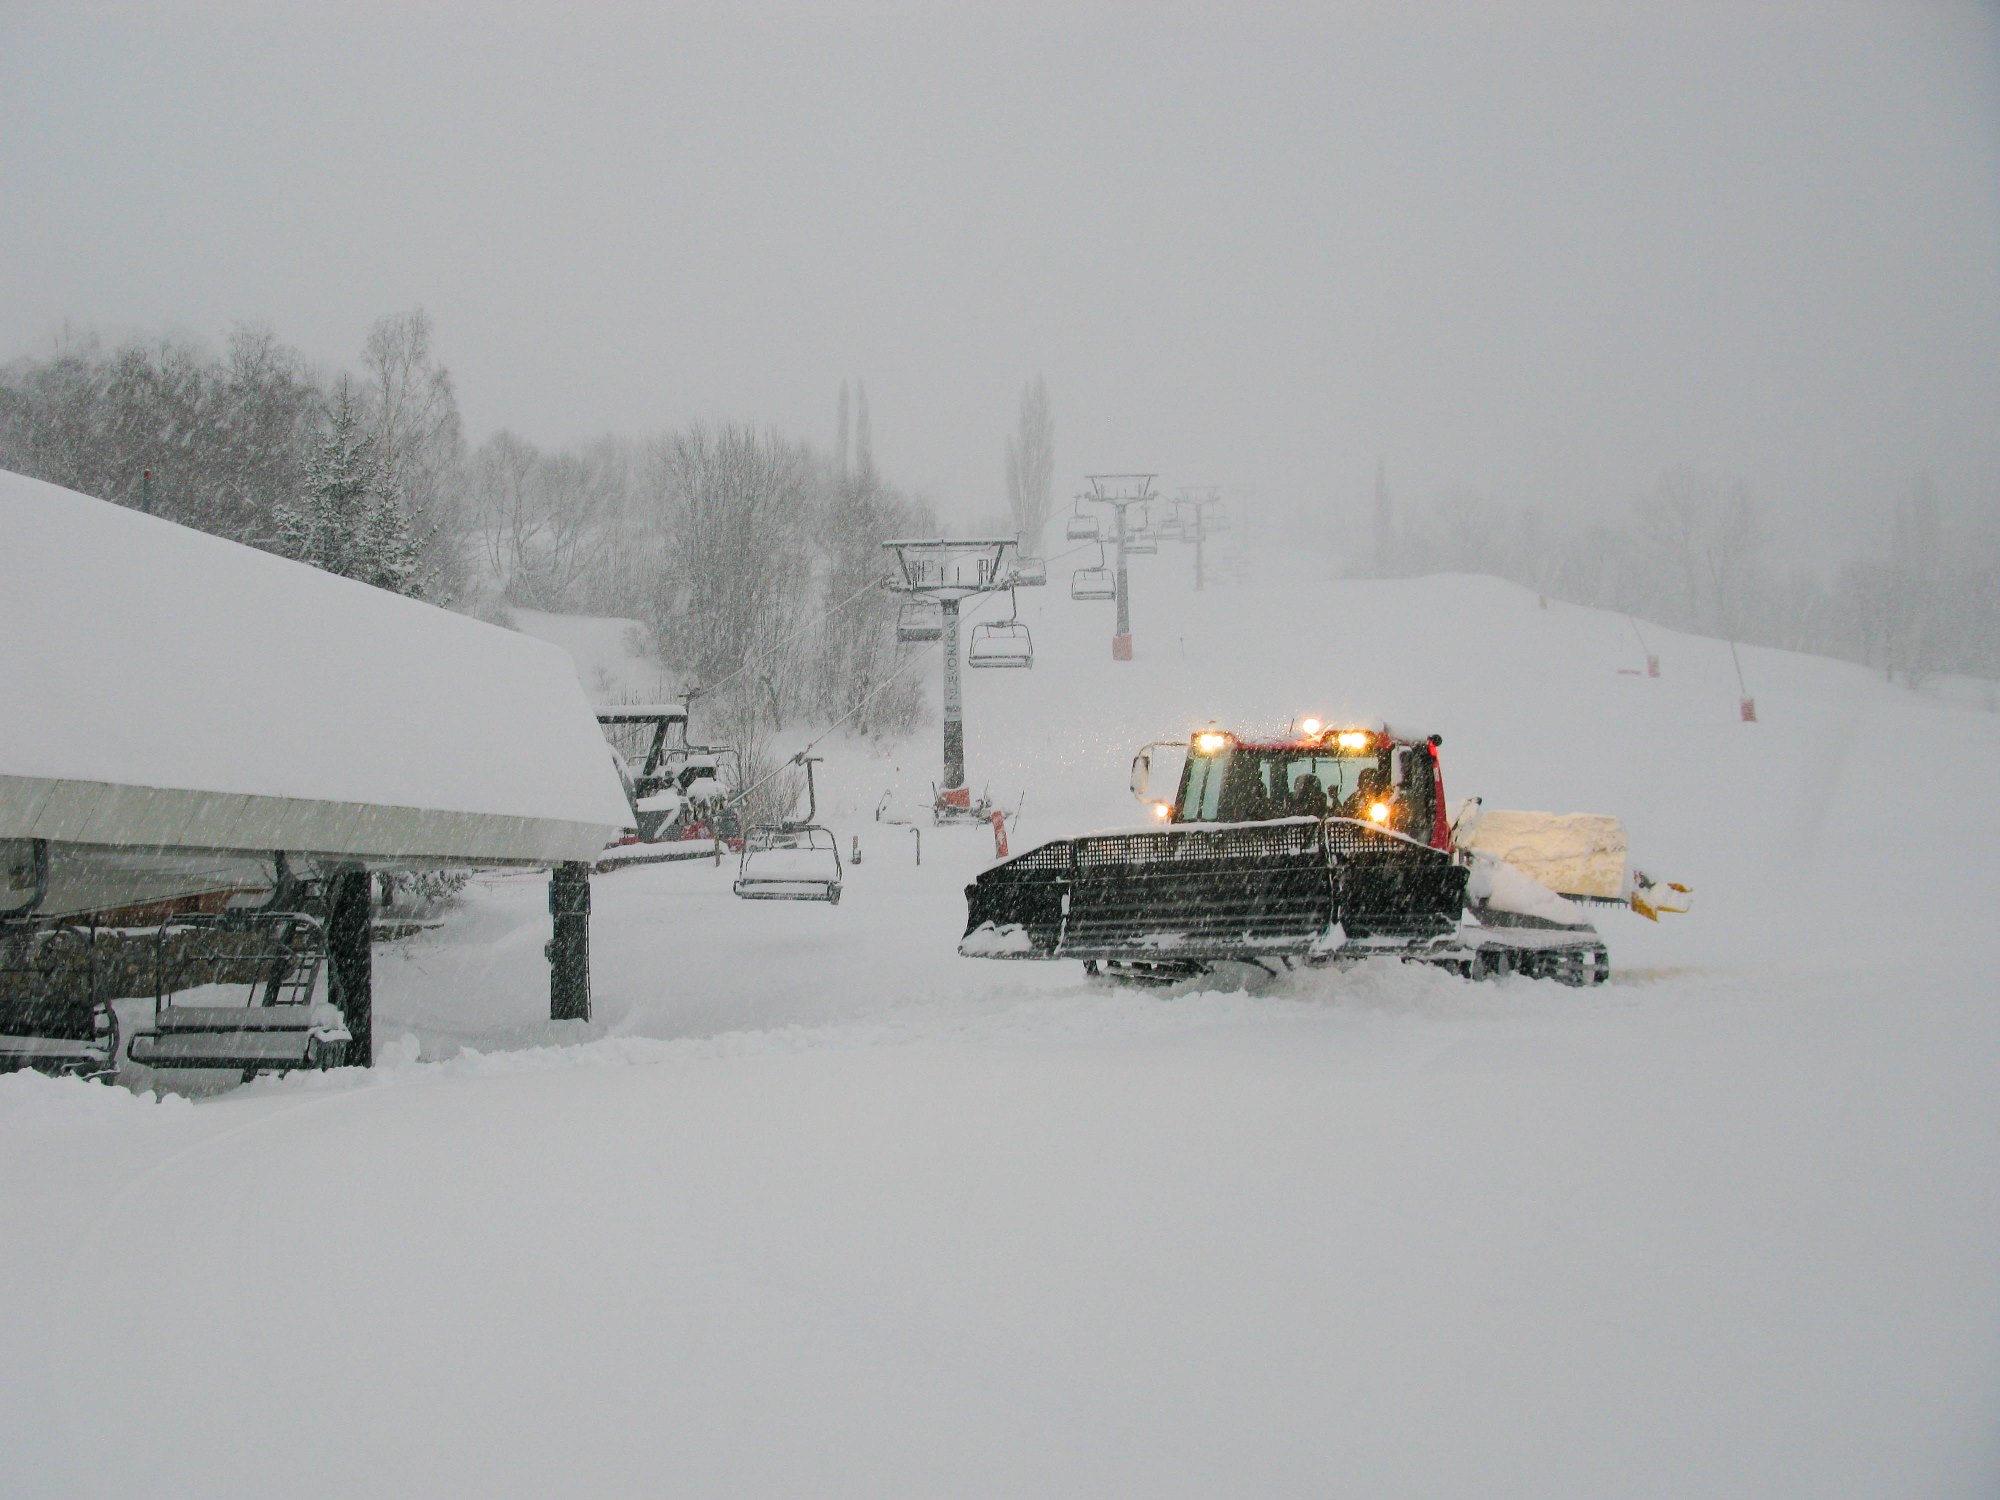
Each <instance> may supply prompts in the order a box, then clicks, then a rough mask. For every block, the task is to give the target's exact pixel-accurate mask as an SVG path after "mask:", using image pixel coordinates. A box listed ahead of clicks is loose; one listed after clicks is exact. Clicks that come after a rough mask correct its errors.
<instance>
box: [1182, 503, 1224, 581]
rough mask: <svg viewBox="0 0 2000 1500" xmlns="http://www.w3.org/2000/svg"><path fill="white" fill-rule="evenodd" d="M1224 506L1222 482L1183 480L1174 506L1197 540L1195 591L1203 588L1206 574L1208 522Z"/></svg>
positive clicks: (1188, 536) (1190, 537)
mask: <svg viewBox="0 0 2000 1500" xmlns="http://www.w3.org/2000/svg"><path fill="white" fill-rule="evenodd" d="M1221 508H1222V486H1220V485H1216V484H1184V485H1182V486H1181V487H1180V492H1179V494H1177V495H1176V496H1175V497H1174V509H1175V510H1176V511H1177V512H1179V514H1180V517H1181V524H1182V528H1183V530H1184V532H1185V533H1186V539H1187V540H1188V541H1191V542H1193V543H1194V591H1195V592H1196V593H1197V594H1198V593H1200V592H1201V591H1202V587H1203V583H1204V581H1205V578H1204V569H1203V548H1204V545H1205V544H1206V542H1207V540H1208V529H1209V524H1210V522H1211V521H1212V520H1213V518H1214V516H1215V514H1216V512H1217V511H1218V510H1220V509H1221Z"/></svg>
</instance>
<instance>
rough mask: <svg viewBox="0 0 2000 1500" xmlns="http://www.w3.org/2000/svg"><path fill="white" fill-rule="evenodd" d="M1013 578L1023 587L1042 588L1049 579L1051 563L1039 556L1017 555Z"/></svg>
mask: <svg viewBox="0 0 2000 1500" xmlns="http://www.w3.org/2000/svg"><path fill="white" fill-rule="evenodd" d="M1013 578H1014V582H1015V584H1017V585H1018V586H1019V587H1021V588H1024V589H1031V588H1040V587H1041V586H1042V585H1043V584H1045V583H1047V582H1048V581H1049V565H1048V564H1047V563H1046V562H1044V561H1043V560H1042V559H1041V558H1039V557H1017V558H1015V559H1014V573H1013Z"/></svg>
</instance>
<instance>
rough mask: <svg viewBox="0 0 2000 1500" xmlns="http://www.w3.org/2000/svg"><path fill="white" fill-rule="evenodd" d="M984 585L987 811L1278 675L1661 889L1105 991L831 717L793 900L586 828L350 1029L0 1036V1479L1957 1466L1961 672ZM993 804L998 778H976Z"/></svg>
mask: <svg viewBox="0 0 2000 1500" xmlns="http://www.w3.org/2000/svg"><path fill="white" fill-rule="evenodd" d="M1187 571H1188V560H1187V555H1186V553H1185V551H1184V550H1183V549H1179V548H1174V547H1169V548H1167V549H1166V550H1165V551H1164V552H1163V554H1162V555H1161V556H1159V557H1157V558H1151V559H1141V560H1139V561H1137V562H1135V564H1134V574H1135V593H1136V600H1137V603H1136V606H1135V611H1134V614H1135V632H1136V634H1137V637H1138V643H1139V653H1140V659H1139V660H1138V661H1137V662H1135V663H1133V664H1131V665H1130V666H1114V665H1113V664H1112V663H1111V662H1110V660H1109V644H1108V637H1109V634H1110V618H1109V615H1110V610H1109V606H1106V605H1086V604H1079V603H1073V602H1071V601H1070V600H1069V599H1068V598H1067V597H1066V594H1065V591H1064V590H1063V589H1062V588H1061V587H1060V586H1059V585H1060V583H1061V582H1062V581H1063V578H1064V574H1063V571H1062V569H1061V568H1060V567H1059V568H1058V569H1057V570H1055V580H1056V584H1057V585H1058V586H1053V587H1051V588H1049V589H1047V590H1045V591H1042V592H1040V593H1038V594H1024V595H1023V596H1022V610H1023V617H1024V618H1026V619H1028V620H1029V621H1030V623H1031V624H1032V626H1033V627H1034V630H1035V633H1036V641H1037V644H1038V646H1039V647H1040V648H1041V653H1042V655H1041V660H1040V661H1039V662H1038V664H1037V666H1036V668H1035V670H1034V671H1032V672H1025V673H1024V672H996V673H985V674H970V675H969V678H968V718H969V728H968V741H969V746H970V757H971V760H972V762H973V771H974V780H975V783H979V782H986V783H988V784H990V786H991V789H992V791H993V793H994V794H995V796H996V797H997V798H998V799H999V800H1001V801H1003V802H1005V803H1007V804H1008V805H1010V806H1011V805H1014V804H1016V803H1017V802H1021V803H1023V806H1024V812H1023V815H1022V818H1021V821H1020V824H1019V826H1018V828H1017V829H1016V831H1015V841H1016V846H1017V847H1020V846H1021V845H1023V844H1026V843H1032V842H1034V841H1036V840H1038V839H1040V838H1043V837H1048V836H1053V835H1055V834H1058V833H1064V832H1073V831H1077V830H1080V829H1083V828H1087V827H1102V826H1111V825H1116V824H1122V823H1129V822H1132V821H1134V812H1135V808H1134V804H1133V803H1132V802H1131V800H1130V798H1129V797H1128V796H1127V794H1126V792H1125V789H1124V787H1125V771H1126V761H1127V759H1128V758H1129V755H1130V753H1131V750H1132V749H1133V748H1134V747H1136V745H1137V744H1139V743H1141V742H1143V741H1144V740H1147V739H1150V738H1154V737H1156V736H1158V737H1164V736H1170V735H1172V736H1178V735H1180V734H1184V733H1185V732H1186V730H1187V729H1188V728H1189V727H1190V725H1191V723H1194V722H1199V721H1204V720H1206V719H1208V718H1210V717H1215V718H1218V719H1221V720H1223V721H1224V722H1235V721H1239V720H1263V721H1270V720H1272V719H1276V720H1278V721H1280V722H1282V721H1283V720H1285V719H1288V718H1290V717H1291V716H1292V715H1294V714H1304V713H1312V714H1315V715H1317V716H1318V717H1321V718H1325V719H1338V718H1341V717H1344V716H1349V715H1352V716H1357V717H1359V716H1368V717H1380V718H1387V719H1388V720H1389V721H1390V722H1392V723H1395V724H1397V725H1398V726H1399V727H1401V726H1408V727H1410V728H1416V729H1424V730H1436V731H1438V732H1440V733H1442V734H1443V736H1444V752H1443V753H1444V764H1445V772H1446V783H1447V788H1448V790H1449V791H1450V793H1451V794H1452V796H1453V797H1454V799H1455V798H1458V797H1461V796H1466V795H1471V794H1475V793H1477V794H1483V795H1485V796H1486V797H1487V799H1488V801H1489V802H1490V803H1492V804H1493V805H1495V806H1503V807H1522V808H1540V809H1546V810H1552V811H1607V812H1616V813H1618V814H1620V815H1621V816H1623V817H1624V818H1625V820H1626V822H1627V824H1628V825H1629V827H1630V828H1631V830H1632V837H1633V845H1634V849H1635V854H1636V856H1637V858H1638V859H1639V862H1640V863H1642V864H1644V865H1646V866H1647V867H1648V868H1649V869H1652V870H1654V872H1655V873H1658V874H1664V875H1669V876H1674V877H1678V878H1683V879H1686V880H1688V881H1690V883H1692V884H1694V885H1695V886H1696V888H1697V893H1698V894H1697V905H1696V911H1695V913H1694V914H1693V915H1691V916H1689V917H1687V918H1684V919H1681V920H1680V921H1679V922H1677V923H1674V924H1671V925H1662V926H1660V927H1658V928H1655V927H1651V926H1649V925H1647V924H1645V923H1643V922H1641V921H1639V920H1638V919H1637V918H1631V917H1623V916H1620V915H1618V914H1613V915H1612V916H1610V917H1609V918H1607V920H1606V924H1605V925H1606V929H1607V936H1608V939H1609V942H1610V945H1611V949H1612V958H1613V962H1614V965H1615V966H1616V969H1617V975H1618V977H1617V979H1616V981H1615V982H1614V983H1613V984H1612V985H1611V986H1609V987H1607V988H1606V989H1604V990H1601V991H1593V992H1577V991H1571V990H1566V989H1562V988H1559V987H1556V986H1553V985H1547V984H1533V983H1527V982H1521V981H1509V982H1504V983H1499V984H1489V985H1472V984H1466V983H1462V982H1460V981H1457V980H1454V979H1451V978H1448V977H1446V976H1443V975H1441V974H1436V973H1431V972H1423V971H1416V970H1405V969H1402V968H1399V967H1396V966H1391V965H1385V966H1381V967H1379V968H1370V969H1365V970H1360V971H1356V972H1353V973H1349V974H1345V975H1330V974H1322V975H1314V976H1310V977H1306V978H1300V979H1296V980H1293V981H1289V982H1287V983H1284V984H1280V985H1276V986H1273V987H1270V988H1268V989H1266V990H1264V991H1262V992H1260V993H1256V994H1244V993H1234V994H1222V993H1206V994H1192V995H1183V996H1179V997H1175V998H1161V997H1158V996H1150V995H1132V994H1126V993H1122V992H1116V991H1109V990H1104V989H1098V988H1094V987H1092V986H1090V985H1088V984H1086V982H1085V981H1084V980H1083V978H1082V976H1081V975H1080V974H1079V973H1077V972H1076V971H1074V970H1073V969H1072V968H1070V967H1069V966H1056V965H1024V964H999V963H978V962H974V961H970V960H964V959H960V958H958V957H957V956H956V954H955V953H954V951H953V945H954V942H955V940H956V937H957V935H958V931H959V927H960V925H961V923H962V915H963V903H962V899H961V897H960V888H961V887H962V885H963V884H964V882H965V880H966V879H968V878H969V877H970V875H971V874H972V873H973V872H974V871H976V870H977V869H978V868H979V867H980V865H981V864H982V863H983V861H984V860H985V859H987V858H990V856H991V852H992V851H991V841H990V837H988V836H987V835H985V834H982V833H979V832H977V831H965V830H959V831H939V830H932V829H928V828H926V829H924V830H923V831H922V835H921V837H922V859H923V863H922V864H921V866H919V865H918V864H917V863H916V862H915V855H916V836H915V835H913V834H912V832H911V831H910V830H909V829H908V828H903V827H892V826H888V825H884V824H879V823H877V822H875V821H874V819H873V816H872V814H873V810H874V808H875V806H876V803H877V801H878V800H879V798H880V797H881V795H882V792H883V791H884V790H885V789H887V788H890V787H892V786H895V787H900V789H901V791H902V793H903V795H904V797H905V798H906V800H918V799H921V798H922V797H923V796H924V795H925V793H926V791H927V783H928V781H929V779H930V776H931V775H932V772H933V760H934V756H935V750H934V747H933V745H932V738H933V736H934V733H935V731H934V730H932V731H929V732H927V733H926V734H925V735H924V736H923V737H922V739H921V740H920V741H919V742H918V743H917V744H914V745H909V746H901V747H894V748H891V749H886V750H885V749H878V748H875V747H868V746H865V745H839V744H838V743H837V742H836V743H835V745H834V747H833V755H832V759H831V760H830V762H829V765H828V766H827V768H826V772H827V774H826V778H825V781H824V783H823V786H824V788H825V790H826V793H827V795H826V796H825V797H824V798H823V803H824V804H825V805H826V806H827V808H828V809H829V813H830V816H829V821H830V822H831V823H832V824H833V826H834V827H835V828H836V830H837V831H838V833H839V835H840V839H841V846H842V849H843V851H847V850H849V849H850V848H851V843H852V840H853V839H854V838H855V837H857V836H858V837H859V839H860V842H861V847H862V853H863V856H864V857H863V860H862V863H861V864H860V866H859V867H857V868H854V869H851V870H850V872H849V880H848V885H847V890H846V894H845V897H844V899H843V901H842V903H841V905H840V906H839V907H837V908H828V907H825V906H820V905H804V904H801V905H792V904H787V903H756V904H753V903H748V902H741V901H738V900H736V899H735V898H734V897H733V896H731V895H730V894H729V890H728V883H729V876H730V873H731V872H730V871H729V870H728V869H727V868H726V867H725V868H724V869H721V870H717V869H715V868H713V867H711V866H708V865H683V866H655V867H649V868H643V869H636V870H628V871H622V872H619V873H617V874H615V875H609V876H605V877H602V878H600V879H599V880H598V881H597V882H596V886H595V899H596V914H595V922H594V928H593V945H594V946H593V962H594V971H595V978H596V996H597V1010H598V1013H597V1019H596V1020H595V1021H594V1022H593V1023H591V1024H590V1025H589V1026H578V1025H566V1026H552V1025H551V1024H550V1023H548V1022H547V1021H546V1020H545V1019H543V1018H544V1017H545V1016H546V1005H547V992H546V984H547V979H546V969H545V967H544V966H543V964H542V962H541V951H540V950H541V944H542V942H543V941H544V939H545V938H546V935H547V918H546V913H545V907H544V887H543V885H542V884H541V883H540V882H538V881H535V880H532V879H526V878H521V877H498V878H494V879H492V880H489V881H485V882H482V883H481V884H480V885H478V886H477V887H476V888H475V890H474V891H473V892H472V894H471V897H470V899H469V900H468V902H467V903H466V906H465V908H464V910H463V912H462V913H461V914H459V915H458V916H457V917H455V918H454V920H453V921H452V922H451V923H450V924H449V925H447V926H446V927H445V928H444V929H442V930H441V931H438V932H436V933H432V934H427V935H425V936H423V937H420V938H417V939H414V940H412V941H410V942H408V943H403V944H398V945H395V946H394V947H392V948H387V949H384V950H380V951H379V952H378V959H377V964H378V969H377V973H378V994H379V1001H378V1003H379V1005H380V1009H381V1012H382V1020H381V1028H382V1031H381V1035H382V1040H381V1043H380V1050H381V1053H382V1054H383V1066H381V1067H380V1068H378V1069H377V1070H376V1071H375V1072H374V1073H373V1074H372V1075H365V1074H360V1073H348V1074H338V1075H331V1076H329V1077H326V1078H314V1079H295V1080H289V1081H285V1082H266V1083H261V1084H259V1085H256V1086H254V1087H252V1088H248V1089H243V1090H239V1091H236V1092H234V1093H232V1094H228V1095H226V1096H222V1097H217V1098H213V1099H207V1100H204V1101H202V1102H200V1103H195V1104H191V1103H189V1102H187V1101H185V1100H179V1099H172V1100H168V1101H166V1102H163V1103H154V1102H152V1101H151V1100H150V1099H141V1098H135V1097H133V1096H132V1095H129V1094H126V1093H123V1092H119V1091H113V1090H107V1089H101V1088H91V1087H88V1086H84V1085H76V1084H59V1083H53V1082H49V1081H46V1080H41V1079H36V1078H16V1079H0V1139H4V1140H5V1141H6V1143H7V1149H6V1151H5V1153H4V1157H0V1267H4V1272H5V1276H6V1282H5V1285H6V1286H7V1287H8V1288H9V1289H10V1292H11V1302H12V1306H11V1309H10V1316H9V1320H8V1323H7V1329H8V1339H7V1351H8V1352H7V1356H6V1358H5V1359H4V1360H3V1361H0V1443H4V1445H5V1451H6V1453H7V1454H8V1458H7V1461H6V1468H5V1472H6V1475H7V1478H6V1479H5V1480H4V1481H0V1492H4V1493H20V1494H24V1495H27V1494H34V1495H64V1494H78V1495H100V1494H117V1493H147V1494H160V1493H171V1494H182V1493H185V1494H197V1493H198V1494H202V1495H238V1494H241V1495H264V1494H270V1493H274V1492H276V1493H298V1494H315V1495H317V1494H325V1495H352V1494H411V1495H434V1494H480V1495H494V1494H523V1495H527V1494H535V1495H543V1494H549V1493H554V1492H562V1493H576V1494H648V1495H650V1494H661V1493H686V1494H745V1495H829V1494H843V1495H877V1494H891V1493H901V1494H979V1495H1020V1494H1050V1495H1057V1494H1061V1495H1069V1494H1076V1495H1114V1494H1115V1495H1146V1496H1153V1495H1183V1494H1184V1495H1216V1494H1229V1495H1279V1494H1283V1495H1307V1494H1310V1495H1326V1494H1341V1495H1472V1494H1477V1495H1534V1496H1550V1495H1576V1496H1604V1495H1640V1494H1644V1495H1732V1496H1765V1495H1772V1496H1776V1495H1797V1496H1824V1495H1856V1496H1877V1495H1884V1494H1897V1495H1932V1494H1936V1495H1975V1494H1992V1493H1994V1492H1995V1490H1996V1488H2000V1089H1996V1083H2000V1009H1996V1006H1995V1005H1994V1002H1993V994H1992V991H1993V988H1994V985H1993V979H1992V976H1993V975H1994V974H1995V973H1996V972H1997V971H2000V964H1996V957H2000V954H1996V947H2000V945H1996V941H1995V937H1994V931H1993V921H1992V917H1991V905H1992V896H1991V889H1992V883H1993V882H1992V875H1993V856H1992V854H1991V852H1990V851H1991V850H1992V849H1993V847H1994V845H1995V836H1996V834H2000V785H1996V782H2000V720H1996V718H1995V717H1994V716H1993V715H1991V714H1987V713H1984V712H1982V711H1980V710H1978V709H1977V708H1972V707H1961V706H1954V705H1952V704H1948V703H1941V702H1939V701H1937V700H1935V699H1933V698H1929V697H1924V696H1919V695H1913V694H1908V693H1904V692H1900V691H1897V690H1894V689H1890V688H1887V687H1885V686H1883V685H1882V684H1880V683H1879V682H1877V681H1875V680H1874V679H1873V678H1871V677H1870V676H1869V675H1868V674H1866V673H1864V672H1861V671H1859V670H1858V669H1854V668H1850V667H1846V666H1843V665H1839V664H1835V663H1829V662H1822V661H1816V660H1812V659H1808V658H1801V657H1791V656H1786V655H1784V654H1782V653H1775V652H1761V651H1746V652H1745V653H1744V654H1743V656H1744V669H1745V671H1746V673H1747V674H1748V675H1749V678H1750V687H1751V691H1752V692H1753V693H1754V694H1755V695H1756V697H1757V704H1758V709H1759V713H1760V718H1761V722H1759V723H1757V724H1754V725H1745V724H1743V723H1741V722H1740V721H1739V720H1738V719H1737V717H1736V699H1737V692H1736V687H1735V679H1734V672H1733V668H1732V667H1731V666H1730V662H1729V654H1728V651H1727V649H1726V647H1725V646H1723V645H1722V644H1721V643H1718V642H1710V641H1699V640H1691V639H1686V638H1680V637H1674V636H1671V635H1668V634H1666V633H1665V632H1649V640H1650V641H1651V643H1652V645H1653V648H1654V649H1655V650H1656V651H1657V652H1658V653H1659V654H1660V655H1661V657H1662V663H1663V669H1664V675H1663V676H1662V677H1661V678H1660V679H1659V680H1651V679H1647V678H1644V677H1638V676H1630V675H1621V672H1620V669H1621V668H1629V667H1632V666H1636V665H1639V664H1640V661H1639V658H1638V656H1637V647H1636V645H1635V644H1634V643H1633V641H1632V637H1631V634H1630V631H1629V628H1628V627H1627V626H1626V624H1625V622H1624V621H1622V620H1620V619H1617V618H1615V617H1607V616H1602V615H1597V614H1593V613H1591V612H1588V611H1583V610H1576V609H1570V608H1566V607H1564V606H1562V605H1551V606H1550V607H1549V608H1548V609H1547V610H1543V609H1541V608H1539V607H1538V605H1537V601H1536V599H1535V597H1534V596H1533V595H1532V594H1524V593H1523V592H1521V591H1520V590H1518V589H1514V588H1511V587H1509V586H1507V585H1504V584H1500V583H1496V582H1493V581H1492V580H1485V579H1475V578H1454V579H1429V580H1419V581H1413V582H1407V583H1374V584H1362V583H1334V582H1331V581H1329V580H1328V579H1327V578H1326V577H1324V576H1323V570H1322V569H1321V568H1319V567H1318V566H1317V565H1316V564H1315V563H1314V562H1313V560H1312V559H1310V558H1305V559H1299V558H1294V559H1291V560H1289V561H1284V562H1280V561H1278V560H1275V559H1267V560H1264V561H1263V563H1262V565H1261V567H1260V569H1259V571H1257V572H1256V573H1255V574H1254V575H1253V576H1252V577H1251V578H1250V579H1248V580H1246V581H1245V582H1243V583H1240V584H1237V585H1235V586H1232V587H1229V588H1225V589H1217V590H1213V591H1211V592H1209V593H1206V594H1203V595H1200V596H1197V595H1194V594H1193V593H1192V592H1191V591H1190V590H1188V588H1187V587H1186V582H1185V580H1186V574H1187ZM1023 799H1025V800H1024V801H1023Z"/></svg>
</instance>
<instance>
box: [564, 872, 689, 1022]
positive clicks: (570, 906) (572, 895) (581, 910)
mask: <svg viewBox="0 0 2000 1500" xmlns="http://www.w3.org/2000/svg"><path fill="white" fill-rule="evenodd" d="M717 847H718V848H719V847H720V845H718V846H717ZM549 916H550V918H551V919H552V922H551V925H552V926H553V928H554V932H553V934H552V935H551V936H550V938H549V946H548V955H549V1019H550V1020H551V1021H588V1020H589V1019H590V866H589V865H586V864H576V863H570V864H560V865H557V866H556V867H555V868H554V869H553V870H551V871H549Z"/></svg>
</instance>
